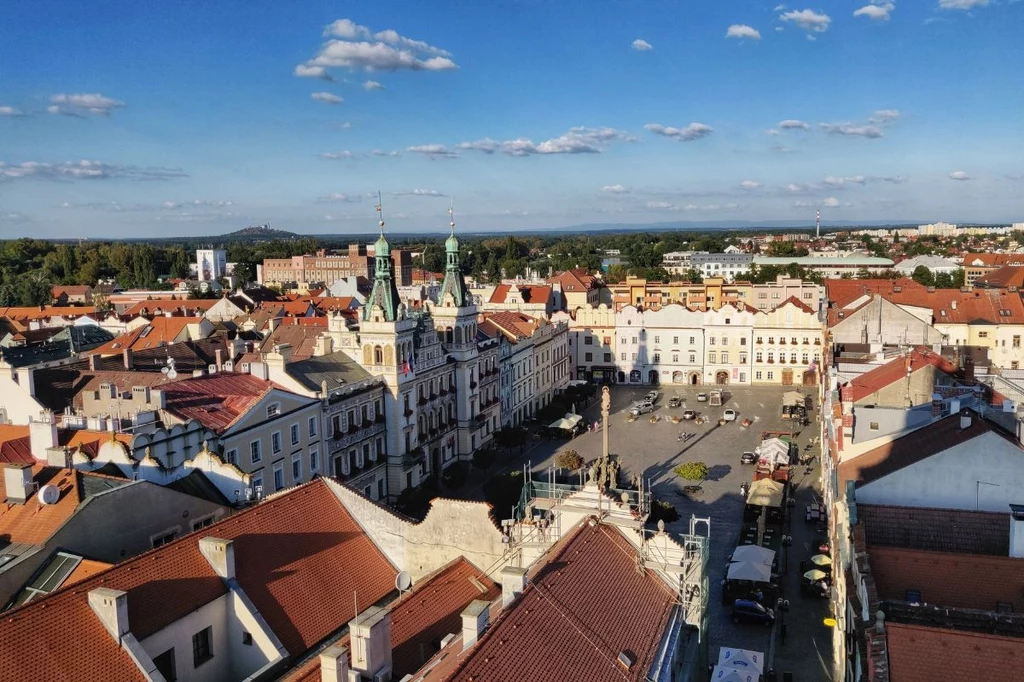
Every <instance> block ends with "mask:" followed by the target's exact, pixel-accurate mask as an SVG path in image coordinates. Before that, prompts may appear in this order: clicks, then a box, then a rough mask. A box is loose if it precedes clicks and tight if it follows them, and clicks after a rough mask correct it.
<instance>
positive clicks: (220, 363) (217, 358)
mask: <svg viewBox="0 0 1024 682" xmlns="http://www.w3.org/2000/svg"><path fill="white" fill-rule="evenodd" d="M213 357H214V362H215V363H216V364H217V371H218V372H220V371H221V370H223V369H224V349H223V348H218V349H216V350H215V351H213Z"/></svg>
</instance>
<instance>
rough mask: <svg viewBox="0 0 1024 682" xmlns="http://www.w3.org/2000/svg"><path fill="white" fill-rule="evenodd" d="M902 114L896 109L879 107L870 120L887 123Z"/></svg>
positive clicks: (870, 121)
mask: <svg viewBox="0 0 1024 682" xmlns="http://www.w3.org/2000/svg"><path fill="white" fill-rule="evenodd" d="M900 115H901V114H900V112H899V111H898V110H896V109H879V110H878V111H876V112H875V113H874V114H872V116H871V118H869V119H868V122H869V123H874V124H876V125H878V124H881V125H885V124H887V123H892V122H893V121H895V120H896V119H898V118H899V117H900Z"/></svg>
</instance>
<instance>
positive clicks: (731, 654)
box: [716, 646, 764, 674]
mask: <svg viewBox="0 0 1024 682" xmlns="http://www.w3.org/2000/svg"><path fill="white" fill-rule="evenodd" d="M716 667H718V668H737V669H738V670H740V672H741V674H742V673H743V672H751V671H754V670H756V671H757V672H758V673H759V674H760V673H762V672H764V654H763V653H762V652H760V651H750V650H749V649H733V648H732V647H727V646H723V647H722V648H721V650H719V652H718V665H717V666H716Z"/></svg>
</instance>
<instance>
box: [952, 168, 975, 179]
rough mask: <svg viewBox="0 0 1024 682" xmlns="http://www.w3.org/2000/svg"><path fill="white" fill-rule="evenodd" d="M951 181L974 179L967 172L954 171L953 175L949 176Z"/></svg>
mask: <svg viewBox="0 0 1024 682" xmlns="http://www.w3.org/2000/svg"><path fill="white" fill-rule="evenodd" d="M949 179H950V180H971V179H972V178H971V176H970V175H968V174H967V173H966V172H964V171H961V170H958V171H953V172H952V173H950V174H949Z"/></svg>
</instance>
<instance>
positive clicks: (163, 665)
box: [153, 647, 178, 682]
mask: <svg viewBox="0 0 1024 682" xmlns="http://www.w3.org/2000/svg"><path fill="white" fill-rule="evenodd" d="M153 665H155V666H156V669H157V672H159V673H160V674H161V675H163V677H164V679H165V680H167V682H175V680H177V679H178V671H177V670H176V669H175V666H174V648H173V647H172V648H170V649H168V650H167V651H165V652H163V653H162V654H160V655H159V656H154V657H153Z"/></svg>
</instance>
